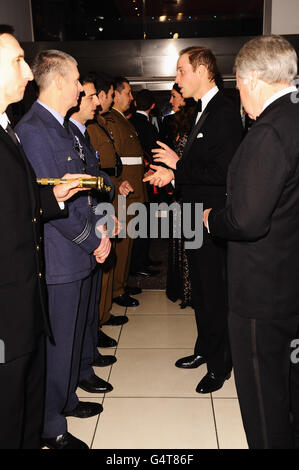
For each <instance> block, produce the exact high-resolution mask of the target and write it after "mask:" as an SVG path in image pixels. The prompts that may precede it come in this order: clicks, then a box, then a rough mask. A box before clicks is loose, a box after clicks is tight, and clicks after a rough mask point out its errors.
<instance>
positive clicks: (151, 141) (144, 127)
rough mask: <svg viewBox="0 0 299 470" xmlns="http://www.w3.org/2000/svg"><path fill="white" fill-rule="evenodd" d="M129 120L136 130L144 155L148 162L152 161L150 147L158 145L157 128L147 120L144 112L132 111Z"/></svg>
mask: <svg viewBox="0 0 299 470" xmlns="http://www.w3.org/2000/svg"><path fill="white" fill-rule="evenodd" d="M130 121H131V123H132V124H133V126H134V127H135V129H136V131H137V134H138V137H139V140H140V143H141V145H142V148H143V152H144V153H145V157H146V158H147V160H149V162H150V163H153V154H152V149H153V148H157V147H158V145H157V139H158V131H157V129H156V128H155V126H153V125H152V124H151V123H150V122H149V120H148V119H147V117H146V116H145V115H144V114H140V113H134V114H133V116H132V117H131V119H130Z"/></svg>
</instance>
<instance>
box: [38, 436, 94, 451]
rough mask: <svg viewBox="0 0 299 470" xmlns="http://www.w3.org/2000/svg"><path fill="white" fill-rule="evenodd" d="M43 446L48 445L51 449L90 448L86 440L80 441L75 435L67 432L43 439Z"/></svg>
mask: <svg viewBox="0 0 299 470" xmlns="http://www.w3.org/2000/svg"><path fill="white" fill-rule="evenodd" d="M42 446H46V447H48V448H49V449H55V450H60V449H82V450H83V449H86V450H88V449H89V447H88V445H87V444H85V442H83V441H80V439H77V438H76V437H75V436H73V435H72V434H70V433H69V432H66V433H64V434H62V435H61V436H59V437H53V438H45V439H43V440H42Z"/></svg>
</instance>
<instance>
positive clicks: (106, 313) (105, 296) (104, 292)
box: [99, 241, 115, 324]
mask: <svg viewBox="0 0 299 470" xmlns="http://www.w3.org/2000/svg"><path fill="white" fill-rule="evenodd" d="M114 250H115V242H114V241H112V246H111V252H110V255H109V256H108V258H107V259H106V261H105V263H104V264H103V266H102V269H103V273H102V288H101V297H100V303H99V317H100V324H102V323H105V322H106V321H107V320H109V318H110V317H111V312H110V310H111V307H112V298H113V277H114V268H115V252H114Z"/></svg>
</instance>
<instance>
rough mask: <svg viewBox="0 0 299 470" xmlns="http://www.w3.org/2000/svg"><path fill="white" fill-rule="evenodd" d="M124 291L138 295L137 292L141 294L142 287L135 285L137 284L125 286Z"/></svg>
mask: <svg viewBox="0 0 299 470" xmlns="http://www.w3.org/2000/svg"><path fill="white" fill-rule="evenodd" d="M125 291H126V293H127V294H129V295H138V294H141V292H142V289H141V287H137V286H126V287H125Z"/></svg>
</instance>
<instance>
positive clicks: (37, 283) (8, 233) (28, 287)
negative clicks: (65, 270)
mask: <svg viewBox="0 0 299 470" xmlns="http://www.w3.org/2000/svg"><path fill="white" fill-rule="evenodd" d="M0 156H1V170H2V181H1V185H0V200H1V211H0V223H1V232H0V260H1V262H0V339H1V340H2V341H4V343H5V361H6V362H8V361H11V360H12V359H16V358H18V357H20V356H22V355H24V354H27V353H29V352H31V351H33V350H34V348H35V347H36V341H37V338H38V336H39V335H40V333H41V332H45V333H47V334H49V332H50V331H49V326H48V320H47V308H46V286H45V280H44V270H43V267H44V266H43V265H44V263H43V254H42V244H43V242H42V238H41V237H42V234H41V218H42V219H44V220H45V219H49V218H52V217H60V216H62V215H66V214H67V212H66V211H61V210H60V208H59V206H58V204H57V202H56V199H55V197H54V194H53V191H52V188H50V187H47V188H41V189H40V188H39V187H38V185H37V184H36V176H35V174H34V171H33V169H32V167H31V165H30V164H29V162H28V160H27V158H26V156H25V154H24V152H23V150H22V148H21V146H20V147H17V146H16V145H15V144H14V143H13V141H12V140H11V138H10V137H9V136H8V134H7V133H6V132H5V131H4V130H3V129H2V127H1V126H0ZM41 208H42V209H41Z"/></svg>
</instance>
